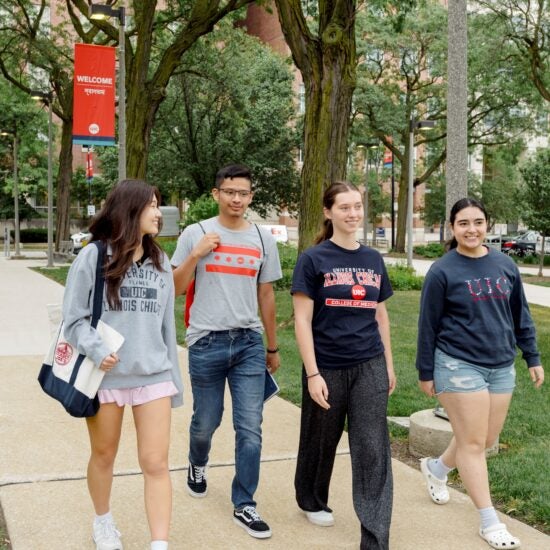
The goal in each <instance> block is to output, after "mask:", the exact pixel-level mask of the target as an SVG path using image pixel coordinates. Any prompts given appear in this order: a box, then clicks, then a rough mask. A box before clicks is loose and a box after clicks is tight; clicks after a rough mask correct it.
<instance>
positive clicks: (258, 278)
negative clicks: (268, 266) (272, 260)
mask: <svg viewBox="0 0 550 550" xmlns="http://www.w3.org/2000/svg"><path fill="white" fill-rule="evenodd" d="M254 227H255V228H256V231H257V232H258V237H260V243H262V263H261V264H260V269H258V275H257V276H256V280H257V281H258V282H259V281H260V273H261V272H262V267H263V266H264V258H265V246H264V239H263V237H262V232H261V231H260V228H259V227H258V224H257V223H255V224H254Z"/></svg>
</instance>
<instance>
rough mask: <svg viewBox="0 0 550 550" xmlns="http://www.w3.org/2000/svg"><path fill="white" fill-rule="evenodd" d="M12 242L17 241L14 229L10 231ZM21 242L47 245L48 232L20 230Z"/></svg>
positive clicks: (34, 228) (33, 228)
mask: <svg viewBox="0 0 550 550" xmlns="http://www.w3.org/2000/svg"><path fill="white" fill-rule="evenodd" d="M10 239H11V242H13V241H14V239H15V231H14V230H13V229H12V230H11V231H10ZM53 240H54V241H55V231H54V233H53ZM19 242H22V243H47V242H48V230H47V229H43V228H39V227H32V228H30V229H20V230H19Z"/></svg>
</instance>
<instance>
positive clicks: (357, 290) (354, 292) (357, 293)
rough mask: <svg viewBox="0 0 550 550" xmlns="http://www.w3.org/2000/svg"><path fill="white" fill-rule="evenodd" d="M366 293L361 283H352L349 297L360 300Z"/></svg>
mask: <svg viewBox="0 0 550 550" xmlns="http://www.w3.org/2000/svg"><path fill="white" fill-rule="evenodd" d="M366 295H367V291H366V290H365V287H363V286H361V285H353V286H352V287H351V297H352V298H353V299H354V300H362V299H363V298H364V297H365V296H366Z"/></svg>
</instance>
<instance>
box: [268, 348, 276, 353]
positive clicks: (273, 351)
mask: <svg viewBox="0 0 550 550" xmlns="http://www.w3.org/2000/svg"><path fill="white" fill-rule="evenodd" d="M265 351H267V353H279V348H275V349H269V348H266V350H265Z"/></svg>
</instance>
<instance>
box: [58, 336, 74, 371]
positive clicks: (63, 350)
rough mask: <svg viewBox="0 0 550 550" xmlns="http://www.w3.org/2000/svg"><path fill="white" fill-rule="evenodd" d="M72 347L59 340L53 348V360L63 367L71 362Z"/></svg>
mask: <svg viewBox="0 0 550 550" xmlns="http://www.w3.org/2000/svg"><path fill="white" fill-rule="evenodd" d="M73 353H74V352H73V347H72V346H71V344H69V343H68V342H59V344H57V347H56V348H55V362H56V363H57V364H58V365H60V366H62V367H64V366H65V365H68V364H69V363H70V362H71V358H72V356H73Z"/></svg>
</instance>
